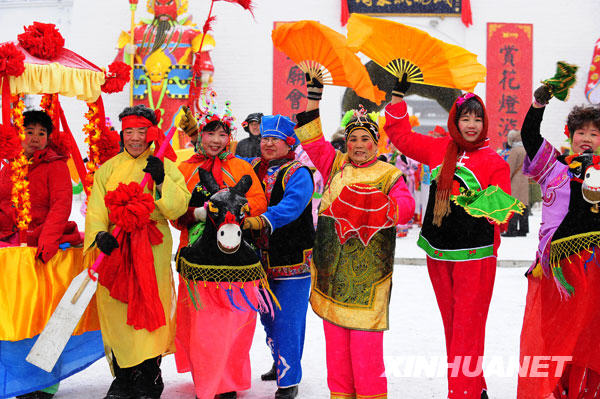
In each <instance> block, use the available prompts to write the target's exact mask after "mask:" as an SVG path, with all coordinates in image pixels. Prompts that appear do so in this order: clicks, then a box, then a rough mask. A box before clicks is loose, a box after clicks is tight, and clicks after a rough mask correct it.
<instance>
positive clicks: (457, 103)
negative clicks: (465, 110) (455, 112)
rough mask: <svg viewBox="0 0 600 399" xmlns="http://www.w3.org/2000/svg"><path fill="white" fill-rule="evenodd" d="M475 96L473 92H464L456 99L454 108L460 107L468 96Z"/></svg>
mask: <svg viewBox="0 0 600 399" xmlns="http://www.w3.org/2000/svg"><path fill="white" fill-rule="evenodd" d="M473 97H475V94H473V93H465V94H463V95H462V96H460V97H458V98H457V99H456V108H458V107H461V106H462V105H463V104H464V103H465V101H467V100H468V99H469V98H473Z"/></svg>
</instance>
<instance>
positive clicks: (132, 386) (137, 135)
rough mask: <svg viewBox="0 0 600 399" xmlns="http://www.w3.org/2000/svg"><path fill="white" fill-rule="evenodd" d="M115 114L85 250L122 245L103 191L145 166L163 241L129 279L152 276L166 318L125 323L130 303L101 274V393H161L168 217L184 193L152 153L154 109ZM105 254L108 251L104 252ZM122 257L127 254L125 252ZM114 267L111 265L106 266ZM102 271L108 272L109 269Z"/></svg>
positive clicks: (184, 202)
mask: <svg viewBox="0 0 600 399" xmlns="http://www.w3.org/2000/svg"><path fill="white" fill-rule="evenodd" d="M119 119H120V120H121V122H122V131H121V137H122V141H123V146H124V151H123V152H121V153H120V154H118V155H116V156H115V157H113V158H111V159H110V160H108V161H107V162H106V163H104V164H103V165H102V166H101V167H100V168H99V169H98V170H97V171H96V174H95V176H94V185H93V187H92V193H91V195H90V198H89V202H88V210H87V217H86V226H85V244H84V245H85V250H86V251H91V250H94V248H95V247H97V248H98V249H99V250H100V251H102V252H104V253H105V254H106V255H110V254H111V252H113V250H115V249H116V248H118V247H119V242H121V246H123V241H117V238H119V237H121V235H118V236H117V238H115V237H114V236H113V235H112V234H111V233H110V232H112V231H113V230H114V228H115V224H113V223H112V222H111V220H110V219H109V210H108V208H107V206H106V205H105V195H106V194H107V193H108V192H110V191H113V190H115V189H116V188H117V187H118V185H119V184H120V183H124V184H128V183H130V182H138V183H139V182H140V181H141V180H142V178H143V177H144V174H145V172H148V173H150V175H151V176H152V180H153V184H151V185H149V187H151V188H150V189H149V188H148V186H147V187H146V188H145V189H144V192H145V193H149V194H150V195H152V198H153V199H154V210H153V211H152V213H151V214H150V219H151V221H152V222H156V228H158V231H160V233H162V242H161V243H159V244H157V245H152V247H151V249H152V250H151V252H152V255H153V259H154V273H152V270H151V269H150V273H143V274H144V275H145V276H139V275H138V276H133V277H132V278H139V279H140V280H141V279H142V278H143V277H147V276H152V274H155V280H156V281H155V282H154V281H151V282H150V283H151V285H152V286H153V288H154V291H156V286H157V287H158V292H157V295H158V297H159V298H160V301H158V300H157V301H156V304H157V305H158V306H159V309H160V304H162V310H164V320H163V317H162V314H159V316H160V319H161V322H160V323H159V324H158V325H157V326H155V327H152V328H149V329H148V328H140V326H139V325H130V324H131V323H130V318H131V312H130V314H128V306H132V303H131V302H130V303H129V304H127V303H124V302H121V301H120V300H117V299H115V298H114V296H115V295H114V292H113V291H112V288H109V287H106V286H104V285H102V281H103V276H102V273H100V278H99V281H100V284H99V285H98V290H97V292H96V300H97V303H98V315H99V318H100V326H101V330H102V336H103V340H104V344H105V346H106V352H107V355H108V358H109V359H112V367H113V371H114V375H115V379H114V381H113V383H112V384H111V387H110V389H109V391H108V393H107V396H106V397H105V399H125V398H127V399H130V398H136V399H154V398H160V395H161V393H162V390H163V387H164V385H163V382H162V378H161V376H160V360H161V356H162V355H163V354H165V353H168V352H172V351H173V339H174V332H175V317H174V316H175V303H176V302H175V290H174V283H173V276H172V272H171V253H172V238H171V233H170V230H169V226H168V220H169V219H177V218H178V217H179V216H181V215H182V214H183V213H185V211H186V210H187V206H188V202H189V199H190V193H189V191H188V189H187V187H186V184H185V181H184V179H183V175H182V174H181V172H179V170H178V169H177V167H176V166H175V164H174V163H173V162H171V161H170V160H169V159H167V158H166V157H165V159H164V163H163V162H161V161H160V160H159V159H158V158H156V157H154V156H152V155H151V146H150V144H151V142H150V140H152V137H155V135H156V129H157V127H156V118H155V115H154V112H153V111H152V110H150V109H149V108H147V107H145V106H143V105H137V106H135V107H128V108H125V110H124V111H123V112H122V113H121V114H120V115H119ZM152 129H154V130H152ZM150 133H152V134H150ZM158 133H159V134H162V133H160V132H158ZM155 145H158V143H155ZM152 222H151V224H152ZM151 227H152V228H154V227H153V226H151ZM155 241H156V240H155ZM132 242H133V240H132ZM122 249H123V253H125V249H124V248H120V249H119V251H121V250H122ZM138 251H139V248H138V247H137V246H136V247H134V246H133V245H132V248H130V251H129V256H130V258H129V259H131V258H135V257H137V256H138V255H139V253H138ZM148 255H149V254H148ZM107 258H111V257H110V256H107ZM123 259H125V256H124V255H123ZM134 262H135V260H134ZM118 265H119V266H120V265H122V263H119V264H118ZM113 266H114V264H112V265H110V267H113ZM101 267H102V266H101ZM150 267H151V265H150ZM106 269H107V270H108V267H107V268H106ZM119 270H121V269H119ZM113 271H114V269H113ZM134 274H135V273H132V274H131V275H134ZM152 277H154V276H152ZM125 278H126V277H125V276H122V275H117V276H116V277H115V280H116V282H117V283H119V281H118V280H119V279H125ZM147 281H148V280H146V282H147ZM130 289H131V287H130ZM134 289H138V286H137V285H134ZM155 296H156V295H155ZM138 305H140V304H139V303H138ZM128 323H129V324H128Z"/></svg>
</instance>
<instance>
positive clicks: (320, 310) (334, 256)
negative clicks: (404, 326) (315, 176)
mask: <svg viewBox="0 0 600 399" xmlns="http://www.w3.org/2000/svg"><path fill="white" fill-rule="evenodd" d="M334 223H335V222H334V220H333V219H331V218H328V217H324V216H321V217H319V224H318V227H317V238H316V240H315V248H314V252H313V262H312V264H311V275H312V290H311V297H310V303H311V306H312V308H313V310H314V311H315V313H317V314H318V315H319V316H320V317H321V318H323V319H325V320H327V321H329V322H331V323H333V324H336V325H339V326H342V327H346V328H352V329H356V330H367V331H381V330H387V329H388V328H389V323H388V319H389V314H388V306H389V300H390V294H391V288H392V271H393V262H394V250H395V247H396V240H395V238H396V235H395V229H394V228H390V229H385V230H381V231H379V232H378V233H376V234H375V235H374V236H373V238H372V239H371V241H370V243H369V245H368V246H364V245H363V244H362V242H360V240H359V239H358V238H350V239H349V240H348V241H347V242H346V243H345V244H344V245H341V244H340V241H339V239H338V237H337V234H336V231H335V225H334Z"/></svg>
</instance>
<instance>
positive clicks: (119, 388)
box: [104, 378, 136, 399]
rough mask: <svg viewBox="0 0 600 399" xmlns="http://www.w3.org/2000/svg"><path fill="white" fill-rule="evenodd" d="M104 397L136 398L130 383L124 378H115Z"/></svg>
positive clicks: (106, 398)
mask: <svg viewBox="0 0 600 399" xmlns="http://www.w3.org/2000/svg"><path fill="white" fill-rule="evenodd" d="M104 399H136V398H135V396H134V395H133V392H132V391H131V388H130V386H129V384H128V383H127V382H126V381H123V380H122V379H119V378H115V379H114V380H113V382H112V384H110V388H109V389H108V392H107V393H106V396H105V397H104Z"/></svg>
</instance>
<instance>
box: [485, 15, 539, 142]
mask: <svg viewBox="0 0 600 399" xmlns="http://www.w3.org/2000/svg"><path fill="white" fill-rule="evenodd" d="M532 40H533V25H531V24H511V23H492V22H490V23H488V24H487V79H486V80H487V83H486V107H487V111H488V121H489V128H488V137H489V138H490V142H491V143H490V144H491V145H492V148H496V149H497V148H502V145H503V143H504V142H505V141H506V135H507V133H508V132H509V131H511V130H513V129H515V130H521V125H522V124H523V119H524V118H525V114H526V113H527V110H528V109H529V106H530V105H531V100H532V82H531V80H532Z"/></svg>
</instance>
